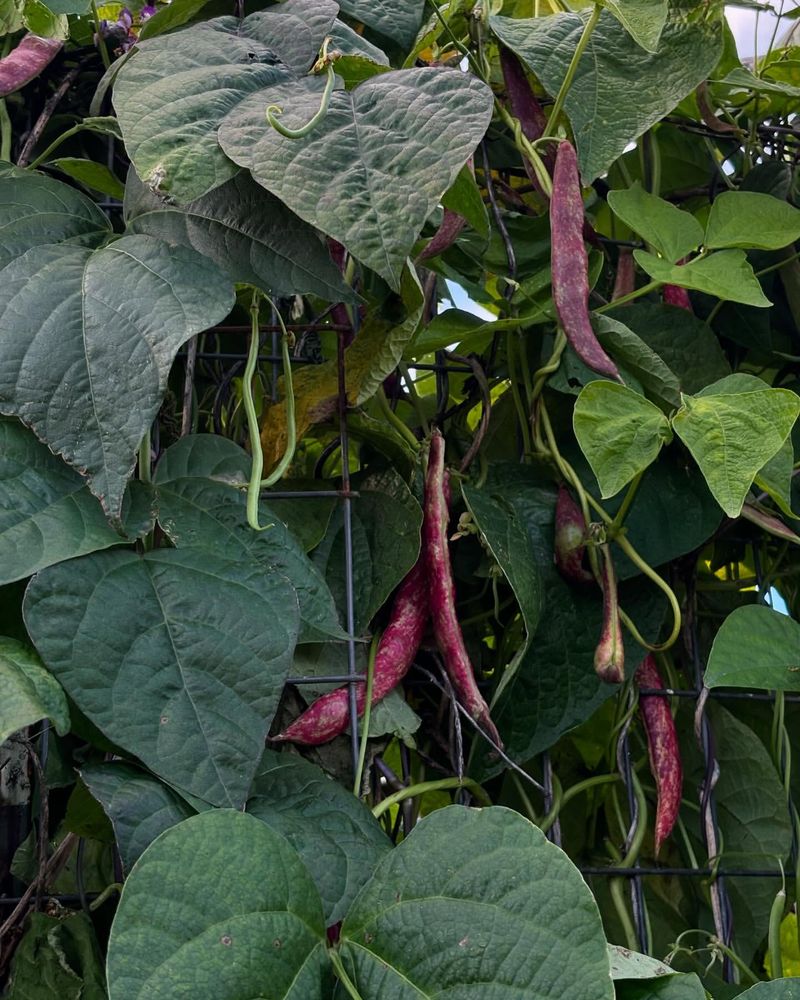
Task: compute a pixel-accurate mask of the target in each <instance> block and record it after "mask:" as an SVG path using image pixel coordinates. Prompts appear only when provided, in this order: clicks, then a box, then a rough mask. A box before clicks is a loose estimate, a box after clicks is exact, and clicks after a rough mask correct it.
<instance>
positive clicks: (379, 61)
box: [328, 5, 389, 82]
mask: <svg viewBox="0 0 800 1000" xmlns="http://www.w3.org/2000/svg"><path fill="white" fill-rule="evenodd" d="M371 6H374V5H371ZM328 37H329V38H330V39H331V46H330V47H331V49H334V50H336V51H337V52H341V53H342V55H343V56H344V57H345V58H347V57H348V56H349V57H351V58H356V59H358V60H359V61H363V60H367V61H368V62H369V63H370V71H369V73H368V76H372V75H373V74H374V73H375V72H383V70H384V69H389V57H388V56H387V55H386V53H385V52H384V51H383V49H379V48H378V46H377V45H373V44H372V42H370V41H369V39H367V38H364V36H363V35H359V33H358V32H357V31H355V30H354V29H353V28H351V27H350V25H349V24H345V23H344V21H340V20H339V19H338V18H337V19H336V20H335V21H334V22H333V25H332V26H331V29H330V31H329V32H328ZM341 65H342V60H341V59H337V60H336V72H337V74H338V75H339V76H342V75H343V74H342V72H341ZM364 79H367V77H366V76H365V77H364ZM359 82H360V81H359Z"/></svg>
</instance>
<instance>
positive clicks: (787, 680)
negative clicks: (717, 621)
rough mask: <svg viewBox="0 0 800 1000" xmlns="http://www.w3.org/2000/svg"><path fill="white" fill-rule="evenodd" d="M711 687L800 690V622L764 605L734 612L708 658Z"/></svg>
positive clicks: (708, 683) (720, 631)
mask: <svg viewBox="0 0 800 1000" xmlns="http://www.w3.org/2000/svg"><path fill="white" fill-rule="evenodd" d="M704 680H705V683H706V685H707V686H708V687H710V688H713V687H736V688H760V689H762V690H766V691H800V625H798V624H797V622H795V621H792V619H791V618H788V617H787V616H786V615H782V614H780V612H778V611H773V610H772V608H767V607H764V605H761V604H752V605H747V606H746V607H743V608H736V609H735V610H734V611H732V612H731V613H730V614H729V615H728V617H727V618H726V619H725V621H724V622H723V623H722V625H721V626H720V630H719V632H717V634H716V637H715V639H714V645H713V646H712V648H711V653H710V655H709V657H708V666H707V667H706V672H705V677H704Z"/></svg>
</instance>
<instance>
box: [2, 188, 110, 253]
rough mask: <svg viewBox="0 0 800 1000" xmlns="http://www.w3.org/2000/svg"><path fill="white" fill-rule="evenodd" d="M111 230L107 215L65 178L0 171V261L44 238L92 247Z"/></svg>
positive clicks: (41, 241)
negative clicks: (65, 180)
mask: <svg viewBox="0 0 800 1000" xmlns="http://www.w3.org/2000/svg"><path fill="white" fill-rule="evenodd" d="M110 235H111V223H110V222H109V221H108V217H107V216H106V215H105V214H104V213H103V212H101V211H100V209H99V208H98V207H97V206H96V205H95V204H94V202H93V201H92V200H91V199H90V198H87V197H86V195H85V194H81V192H80V191H76V190H75V188H73V187H70V186H69V185H68V184H62V183H61V181H57V180H53V178H52V177H45V176H44V175H43V174H35V173H32V172H30V171H27V170H26V171H23V170H15V171H13V172H11V173H9V174H7V175H3V176H0V267H5V265H6V264H7V263H8V262H9V261H11V260H14V258H15V257H20V256H22V254H24V253H25V251H26V250H30V249H31V248H32V247H37V246H41V245H42V244H43V243H75V244H78V245H80V246H89V247H94V246H97V245H98V243H101V242H102V241H103V240H106V239H108V237H109V236H110Z"/></svg>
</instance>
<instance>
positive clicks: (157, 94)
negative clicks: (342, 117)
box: [114, 0, 336, 204]
mask: <svg viewBox="0 0 800 1000" xmlns="http://www.w3.org/2000/svg"><path fill="white" fill-rule="evenodd" d="M287 8H288V9H287ZM295 8H296V9H298V10H299V11H300V16H297V14H295V12H294V9H295ZM312 8H313V9H316V10H318V11H319V16H318V17H313V19H312V20H310V21H309V20H306V17H307V16H308V14H309V11H312ZM335 16H336V4H335V3H331V2H330V0H322V2H321V3H318V4H317V3H315V4H312V5H310V4H309V0H291V2H290V3H286V4H281V5H279V6H278V7H274V8H272V9H271V10H266V11H258V12H256V13H255V14H250V15H249V16H248V17H246V18H244V19H243V20H241V21H240V20H239V19H238V18H235V17H218V18H214V19H213V20H211V21H204V22H201V23H200V24H195V25H192V26H190V27H188V28H183V29H182V30H181V31H178V32H175V33H174V34H170V35H162V36H158V37H156V38H149V39H146V40H145V41H141V42H139V44H138V46H137V48H136V51H135V52H134V53H133V55H132V56H131V57H130V58H129V59H127V60H126V62H125V63H124V65H123V66H122V67H121V69H120V70H119V72H118V74H117V77H116V81H115V84H114V108H115V110H116V112H117V116H118V118H119V123H120V126H121V128H122V134H123V137H124V140H125V149H126V152H127V153H128V155H129V156H130V158H131V161H132V162H133V165H134V167H135V169H136V172H137V174H138V175H139V177H141V179H142V180H143V181H144V183H145V184H146V185H148V186H149V187H151V188H153V189H154V190H157V191H162V192H164V193H166V194H169V195H170V196H171V197H172V198H174V199H175V201H177V202H178V203H179V204H185V203H186V202H190V201H193V200H194V199H195V198H199V197H200V196H201V195H203V194H206V193H207V192H208V191H211V190H212V189H213V188H215V187H218V186H219V185H220V184H224V182H225V181H227V180H230V178H231V177H233V176H234V174H236V173H238V168H237V166H236V165H235V164H234V163H232V162H231V161H230V160H229V159H228V158H227V157H226V156H225V154H224V153H223V152H222V150H221V149H220V148H219V145H218V143H217V129H218V128H219V125H220V122H221V121H222V120H223V119H224V118H225V116H226V115H227V114H228V113H229V112H230V111H231V110H232V109H233V108H235V107H236V106H237V105H238V104H240V103H241V102H242V101H243V100H245V98H247V97H248V96H249V95H250V94H253V93H255V92H258V91H261V90H263V89H264V88H266V87H269V86H271V85H272V84H275V83H278V82H280V81H287V80H292V79H294V78H295V76H296V73H297V72H301V73H302V72H305V71H306V70H307V69H308V68H309V66H310V65H311V63H312V62H313V61H314V58H315V56H316V53H317V50H318V49H319V47H320V45H321V44H322V40H323V38H324V37H325V33H326V32H327V30H328V28H329V27H330V25H331V24H332V23H333V20H334V17H335ZM268 103H269V101H268V100H266V99H265V98H261V104H262V107H261V119H262V125H263V126H264V127H265V128H266V124H265V122H264V111H265V108H266V106H267V104H268Z"/></svg>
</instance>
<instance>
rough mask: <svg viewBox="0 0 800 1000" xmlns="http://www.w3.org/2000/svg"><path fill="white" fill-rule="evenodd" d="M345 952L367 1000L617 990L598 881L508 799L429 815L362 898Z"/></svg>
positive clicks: (575, 997)
mask: <svg viewBox="0 0 800 1000" xmlns="http://www.w3.org/2000/svg"><path fill="white" fill-rule="evenodd" d="M522 871H524V872H525V878H524V879H523V878H521V877H520V872H522ZM340 947H341V953H342V961H343V963H344V966H345V968H346V969H347V972H348V975H349V976H350V978H351V979H352V980H353V982H354V983H355V986H356V988H357V989H358V992H359V995H360V996H361V997H362V1000H405V998H407V997H409V996H412V995H413V996H415V997H417V996H418V997H433V996H448V995H450V996H454V997H455V996H463V997H467V996H470V995H472V996H476V997H477V996H481V997H483V998H486V1000H490V998H491V1000H512V998H513V1000H516V998H519V997H523V996H525V997H536V998H537V1000H549V998H552V1000H563V998H564V997H567V996H568V997H570V998H571V1000H611V998H613V996H614V987H613V984H612V981H611V976H610V974H609V963H608V955H607V952H606V942H605V935H604V934H603V928H602V924H601V922H600V914H599V912H598V909H597V904H596V903H595V901H594V898H593V897H592V894H591V892H590V891H589V888H588V886H587V885H586V883H585V882H584V881H583V879H582V878H581V876H580V874H579V873H578V871H577V869H576V868H575V867H574V866H573V865H572V863H571V862H570V861H569V860H568V858H567V857H566V855H565V854H563V853H562V852H561V851H560V850H559V849H558V848H557V847H555V846H554V845H553V844H551V843H549V842H548V841H547V840H546V839H545V836H544V834H543V833H542V832H541V831H540V830H539V829H537V828H536V827H535V826H534V825H533V824H532V823H529V822H528V820H526V819H524V818H523V817H522V816H520V815H519V814H518V813H515V812H512V811H511V810H509V809H504V808H502V807H500V806H497V807H494V808H492V809H483V810H473V809H465V808H463V807H461V806H449V807H447V808H445V809H439V810H437V811H436V812H434V813H431V815H429V816H427V817H426V818H425V819H423V820H422V822H421V823H419V824H418V825H417V826H416V827H415V828H414V830H413V832H412V833H411V835H410V836H409V837H408V838H407V839H406V840H404V841H403V842H402V843H401V844H400V845H399V846H398V847H396V848H395V849H394V851H392V853H391V854H389V855H388V856H387V858H386V859H385V860H384V862H383V863H382V864H381V865H380V867H379V868H378V869H377V870H376V871H375V873H374V875H373V876H372V879H371V880H370V881H369V882H368V883H367V885H366V886H365V887H364V889H363V890H362V891H361V893H360V894H359V896H358V897H357V898H356V900H355V902H354V903H353V905H352V907H351V909H350V912H349V913H348V915H347V917H346V918H345V921H344V924H343V925H342V931H341V946H340Z"/></svg>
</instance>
